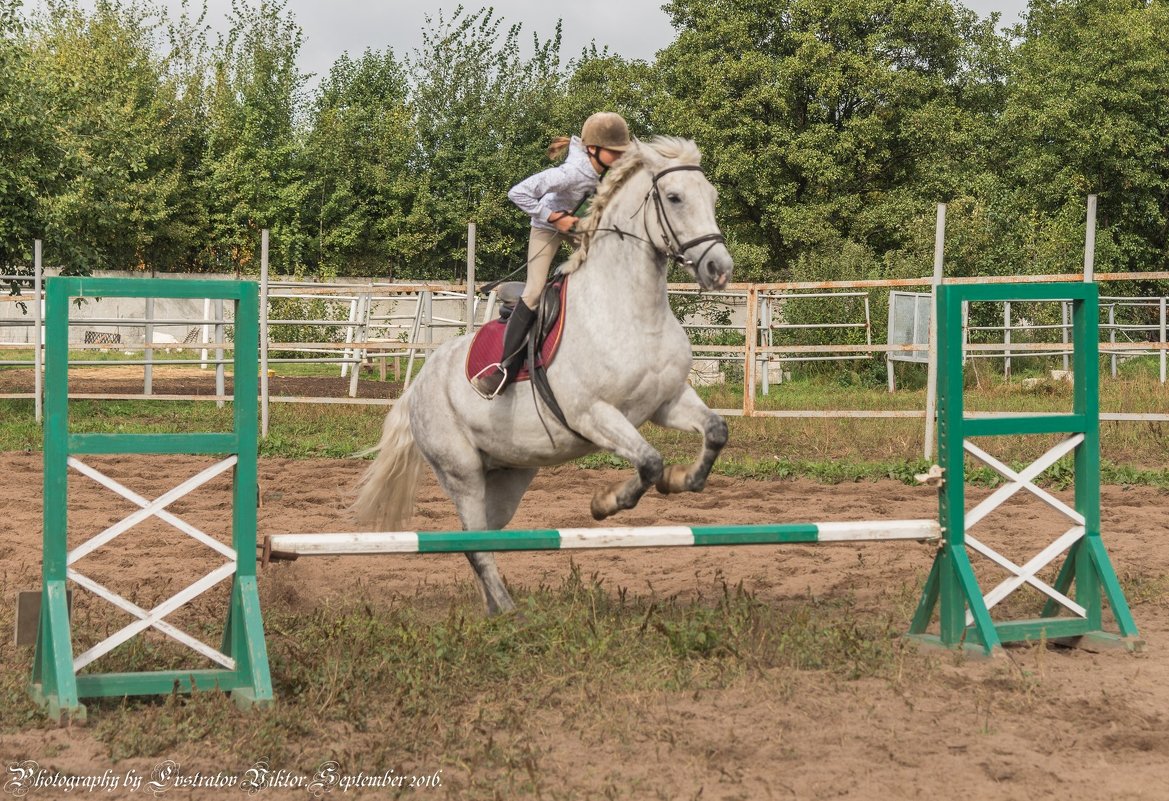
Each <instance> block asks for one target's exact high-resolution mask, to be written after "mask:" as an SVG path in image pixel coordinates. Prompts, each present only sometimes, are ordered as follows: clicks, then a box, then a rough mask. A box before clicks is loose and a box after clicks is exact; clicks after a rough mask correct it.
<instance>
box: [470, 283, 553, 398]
mask: <svg viewBox="0 0 1169 801" xmlns="http://www.w3.org/2000/svg"><path fill="white" fill-rule="evenodd" d="M523 291H524V284H523V282H522V281H509V282H508V283H506V284H501V285H500V286H499V287H497V288H496V290H495V292H496V299H497V300H498V301H499V317H497V318H496V319H494V320H492V321H491V322H489V323H487V324H485V325H484V326H483V327H482V328H480V329H479V330H478V331H477V332H476V333H475V338H474V339H473V340H471V347H470V349H469V350H468V351H467V364H466V368H465V372H466V375H467V380H468V381H470V380H471V379H472V378H473V377H474V376H476V375H478V374H479V372H480V371H482V370H483V369H484V368H485V367H487V366H488V365H491V364H495V363H497V362H499V360H500V358H501V357H502V355H503V332H504V330H505V329H506V328H507V318H508V317H510V316H511V313H512V310H513V309H515V304H516V301H518V300H519V298H520V295H522V294H523ZM567 291H568V276H564V275H557V276H554V277H553V278H552V279H551V280H549V281H548V284H547V286H545V287H544V291H543V292H542V293H541V295H540V302H539V304H538V308H537V309H536V322H535V324H534V325H533V326H532V328H531V330H530V331H529V332H528V342H527V344H526V345H525V346H524V351H525V352H526V353H527V354H528V357H527V358H525V360H524V365H523V367H521V368H520V371H519V373H518V375H517V376H516V381H517V382H518V381H527V380H530V379H531V366H532V365H531V363H530V362H531V356H532V354H533V353H535V354H536V366H537V368H541V369H542V368H546V367H547V366H548V365H550V364H551V363H552V360H553V358H555V356H556V349H557V347H559V345H560V335H561V333H562V332H563V330H564V315H563V314H561V311H562V310H563V308H564V298H565V295H566V293H567ZM533 338H534V339H535V341H534V342H532V339H533Z"/></svg>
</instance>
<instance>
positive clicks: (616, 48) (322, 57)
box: [29, 0, 1027, 82]
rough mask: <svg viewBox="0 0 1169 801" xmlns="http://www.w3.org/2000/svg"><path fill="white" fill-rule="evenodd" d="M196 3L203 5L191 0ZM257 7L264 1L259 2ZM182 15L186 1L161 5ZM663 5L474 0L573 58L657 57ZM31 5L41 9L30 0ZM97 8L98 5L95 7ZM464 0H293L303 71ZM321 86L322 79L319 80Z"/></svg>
mask: <svg viewBox="0 0 1169 801" xmlns="http://www.w3.org/2000/svg"><path fill="white" fill-rule="evenodd" d="M189 1H190V4H191V6H195V5H196V4H197V3H198V2H199V0H189ZM251 1H252V2H253V3H255V2H258V0H251ZM155 2H158V3H159V4H161V5H163V6H165V7H166V8H168V9H169V10H170V13H171V15H172V16H173V17H174V18H177V17H178V15H179V10H180V8H181V1H180V0H155ZM662 2H663V0H570V2H564V3H559V2H552V1H551V0H484V2H477V1H476V0H466V2H464V5H465V6H466V7H468V8H471V9H477V8H479V7H481V6H488V5H489V6H492V7H493V8H494V9H495V12H496V16H497V17H501V18H502V19H503V20H504V21H505V23H508V24H512V23H520V24H522V25H523V29H522V32H521V41H522V42H524V43H525V44H526V43H527V42H530V41H531V36H532V34H533V33H536V34H538V35H539V36H540V38H541V39H547V38H549V37H550V36H551V35H552V33H553V31H554V30H555V29H556V21H557V19H562V20H563V23H564V32H563V38H562V41H561V48H560V55H561V58H562V59H563V60H564V61H568V60H570V59H572V58H575V57H576V56H577V55H579V53H580V51H581V49H582V48H584V47H586V46H588V44H589V43H590V42H594V41H595V42H596V44H597V47H598V49H600V48H601V47H604V46H606V45H607V46H608V47H609V49H610V50H611V51H613V52H615V53H617V54H619V55H621V56H623V57H625V58H638V59H645V60H647V61H648V60H652V59H653V57H654V54H655V53H656V52H657V51H658V50H660V49H662V48H663V47H665V46H666V45H668V44H669V43H670V42H672V41H673V39H674V29H673V27H671V25H670V20H669V17H667V16H666V14H665V12H663V11H662V9H661V6H662ZM964 2H965V5H967V6H968V7H969V8H972V9H973V10H974V11H977V12H978V13H979V14H982V15H984V16H985V15H987V14H989V13H991V12H993V11H998V12H1001V14H1002V19H1001V24H1002V25H1004V26H1005V25H1011V24H1014V23H1015V22H1016V21H1017V18H1018V15H1019V14H1020V13H1021V12H1022V11H1023V10H1025V9H1026V6H1027V2H1026V0H964ZM29 5H30V6H32V5H35V2H32V1H31V0H30V2H29ZM86 5H89V6H90V7H92V3H91V2H90V3H87V4H86ZM457 6H458V2H457V1H456V2H445V0H444V2H418V0H288V9H289V10H290V11H291V12H292V14H293V16H294V17H295V19H296V21H297V22H298V23H299V24H300V26H301V28H302V29H303V30H304V43H303V45H302V48H301V69H302V70H303V71H305V72H311V73H316V75H317V76H318V77H320V76H322V75H324V74H326V73H328V71H329V68H330V67H331V66H332V65H333V62H334V61H335V60H336V59H337V57H338V56H340V55H341V53H343V52H345V51H348V52H349V53H350V54H352V55H360V54H361V52H362V51H364V50H365V49H366V48H371V49H374V50H384V49H386V48H387V47H389V48H393V50H394V53H395V54H396V55H398V56H404V55H407V54H410V53H411V52H412V51H413V50H414V48H416V47H419V46H420V45H421V44H422V29H423V26H424V24H425V17H426V15H427V14H430V15H431V16H432V17H435V18H437V15H438V12H439V11H442V12H444V13H445V14H446V15H447V16H448V17H449V16H450V15H451V14H452V13H453V12H454V9H455V8H456V7H457ZM207 8H208V20H207V21H208V22H209V23H210V24H211V26H212V27H213V29H215V30H217V31H222V30H224V29H225V27H226V26H225V24H224V20H225V19H226V17H227V14H228V12H229V11H230V10H231V0H207ZM314 82H315V81H314Z"/></svg>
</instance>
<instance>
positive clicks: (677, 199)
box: [666, 192, 682, 203]
mask: <svg viewBox="0 0 1169 801" xmlns="http://www.w3.org/2000/svg"><path fill="white" fill-rule="evenodd" d="M666 200H668V201H670V202H671V203H681V202H682V196H681V195H679V194H678V193H677V192H669V193H667V194H666Z"/></svg>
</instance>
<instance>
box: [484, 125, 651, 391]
mask: <svg viewBox="0 0 1169 801" xmlns="http://www.w3.org/2000/svg"><path fill="white" fill-rule="evenodd" d="M629 147H630V139H629V126H628V125H627V124H626V123H625V120H624V118H622V117H621V115H620V114H614V113H613V112H611V111H600V112H597V113H596V114H593V115H592V116H590V117H589V118H588V119H587V120H585V124H584V126H583V127H582V128H581V132H580V136H579V137H576V136H574V137H572V138H571V139H569V138H567V137H558V138H557V139H554V140H553V141H552V144H550V145H549V146H548V157H549V158H551V159H555V158H558V157H559V156H560V155H561V154H562V153H564V151H565V150H566V149H567V150H568V158H566V159H565V160H564V163H563V164H561V165H559V166H557V167H549V168H548V169H546V170H544V171H542V172H538V173H536V174H535V175H532V176H530V177H529V178H526V179H524V180H523V181H521V182H520V183H518V184H516V185H515V186H513V187H512V188H511V190H510V191H509V192H508V193H507V196H508V198H509V199H510V200H511V202H512V203H515V204H516V205H517V206H519V208H520V209H522V210H523V211H525V212H527V213H528V215H529V216H530V217H531V218H532V228H531V236H530V238H529V240H528V265H527V266H528V274H527V281H525V282H524V293H523V295H522V296H521V297H520V299H519V300H518V301H516V305H515V310H514V311H512V313H511V317H509V318H508V321H507V330H506V331H505V332H504V335H503V357H502V359H501V360H500V362H499V364H496V365H493V366H492V367H493V368H494V369H489V370H486V371H484V372H483V373H482V374H480V375H479V376H478V377H477V378H476V379H475V387H476V389H478V390H479V393H480V394H482V395H483V396H484V397H486V398H494V397H495V396H496V395H498V394H499V393H501V392H503V391H504V390H505V389H507V388H508V386H510V385H511V383H512V382H513V381H515V377H516V373H518V372H519V369H520V367H521V366H522V365H523V362H524V348H523V342H524V337H525V335H526V334H527V332H528V329H529V328H531V326H532V323H533V322H534V321H535V317H536V314H535V311H534V310H535V308H536V304H537V303H538V302H539V300H540V293H541V292H542V291H543V290H544V284H545V282H546V281H547V279H548V270H549V268H550V267H551V266H552V260H553V258H554V257H555V256H556V252H557V251H558V250H560V245H561V243H563V242H572V241H573V238H572V236H571V231H572V228H573V226H574V225H576V223H577V220H578V218H577V217H575V216H574V215H573V212H574V211H575V210H577V209H578V208H579V206H580V205H581V203H582V202H583V201H584V200H585V199H586V198H588V197H589V196H590V195H592V194H593V192H594V191H595V190H596V187H597V182H598V181H600V179H601V178H602V177H604V175H605V172H606V171H607V170H608V169H609V167H611V166H613V163H614V162H616V161H617V159H619V158H620V157H621V154H622V153H624V152H625V151H626V150H627V149H628V148H629Z"/></svg>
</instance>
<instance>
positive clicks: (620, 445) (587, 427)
mask: <svg viewBox="0 0 1169 801" xmlns="http://www.w3.org/2000/svg"><path fill="white" fill-rule="evenodd" d="M573 425H574V426H575V427H576V430H577V431H579V432H580V433H581V434H582V435H584V436H585V438H587V439H588V440H589V441H590V442H593V443H595V444H596V445H598V446H600V447H601V448H604V449H605V450H607V451H611V452H612V453H614V454H616V455H617V456H620V457H621V458H623V459H628V460H629V461H630V462H631V463H632V464H633V466H634V467H635V468H636V469H637V475H636V476H633V477H632V478H630V479H628V480H626V481H618V482H617V483H615V484H612V485H610V486H608V487H602V488H601V489H599V490H597V491H596V493H595V494H594V495H593V502H592V506H591V509H592V513H593V517H594V518H595V519H597V520H604V519H605V518H606V517H608V516H609V515H612V514H616V513H617V512H620V511H621V510H622V509H632V508H633V507H634V506H637V502H638V501H640V500H641V496H642V495H645V492H646V490H648V489H649V488H650V487H652V486H653V485H654V484H656V483H657V482H658V481H659V480H661V477H662V455H661V454H660V453H658V452H657V451H655V450H654V449H653V448H652V447H651V446H650V444H649V443H648V442H646V441H645V439H644V438H642V436H641V434H639V433H638V431H637V429H636V428H634V426H633V424H632V423H630V422H629V421H628V420H626V419H625V415H623V414H621V412H619V411H617V409H616V408H614V407H612V406H609V405H608V404H605V403H596V404H594V405H593V406H592V408H590V409H589V411H588V412H587V413H586V414H584V415H583V416H582V417H581V418H580V419H578V420H574V421H573Z"/></svg>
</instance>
